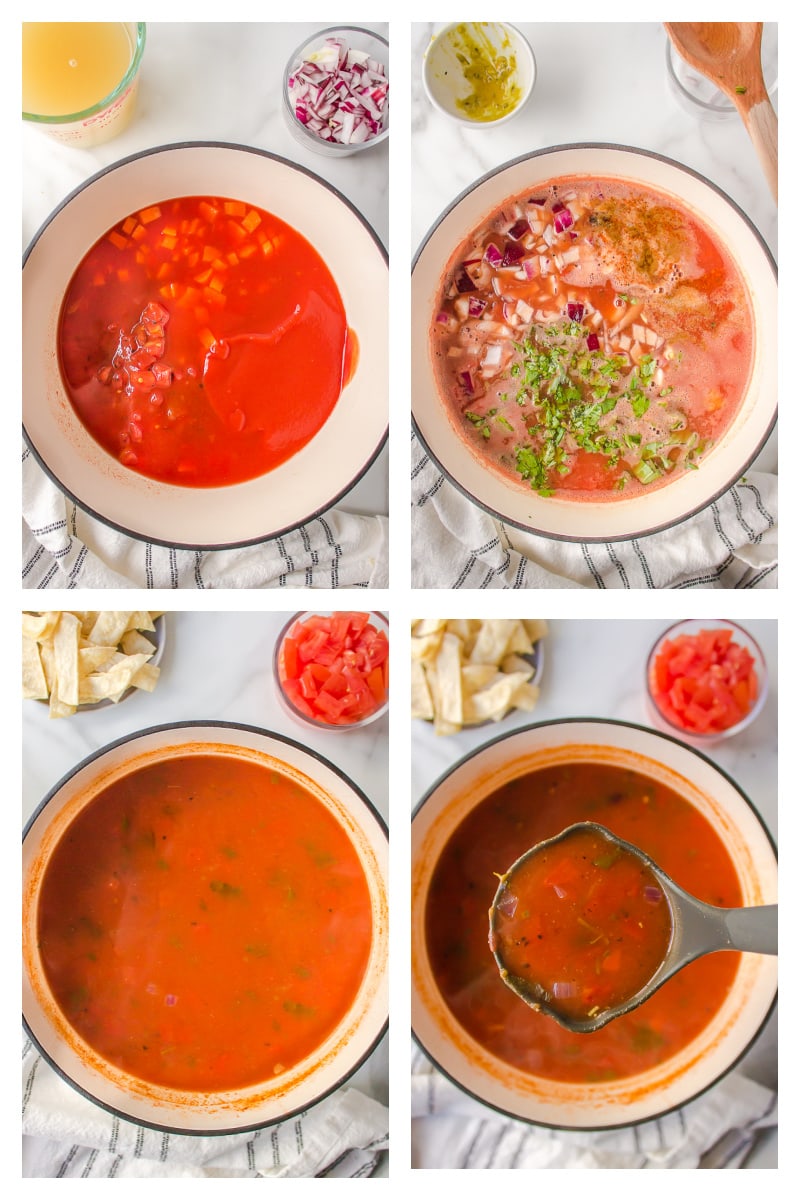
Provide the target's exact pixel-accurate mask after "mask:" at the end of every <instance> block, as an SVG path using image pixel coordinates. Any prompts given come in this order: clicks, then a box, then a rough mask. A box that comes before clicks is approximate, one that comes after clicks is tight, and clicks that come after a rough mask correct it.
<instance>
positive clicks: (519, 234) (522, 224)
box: [508, 217, 531, 242]
mask: <svg viewBox="0 0 800 1200" xmlns="http://www.w3.org/2000/svg"><path fill="white" fill-rule="evenodd" d="M530 231H531V227H530V225H529V224H528V222H527V221H526V220H525V218H524V217H521V218H520V220H519V221H515V222H514V224H513V225H512V226H511V228H510V229H509V231H508V236H509V237H510V238H513V239H514V241H515V242H518V241H520V239H521V238H524V237H525V234H526V233H530Z"/></svg>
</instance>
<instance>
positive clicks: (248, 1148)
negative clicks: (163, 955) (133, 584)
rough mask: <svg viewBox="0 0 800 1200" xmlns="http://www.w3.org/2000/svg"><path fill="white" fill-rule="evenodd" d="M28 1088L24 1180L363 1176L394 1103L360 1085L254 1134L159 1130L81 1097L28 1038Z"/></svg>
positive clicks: (374, 1166)
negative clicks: (205, 1134)
mask: <svg viewBox="0 0 800 1200" xmlns="http://www.w3.org/2000/svg"><path fill="white" fill-rule="evenodd" d="M22 1090H23V1107H22V1132H23V1154H22V1174H23V1177H24V1178H50V1179H69V1178H83V1179H86V1178H90V1179H110V1178H117V1179H124V1178H143V1177H154V1178H187V1179H190V1178H226V1179H236V1178H241V1179H260V1178H264V1177H267V1176H283V1177H285V1178H297V1177H301V1176H302V1177H310V1176H325V1177H326V1178H336V1177H348V1178H358V1177H364V1176H368V1175H372V1174H373V1173H374V1172H375V1171H376V1170H378V1169H380V1167H381V1166H382V1164H384V1160H385V1159H386V1155H387V1151H388V1147H389V1112H388V1109H387V1108H385V1107H384V1105H382V1104H379V1103H378V1101H377V1100H373V1099H371V1098H370V1097H369V1096H365V1095H364V1094H363V1093H361V1092H359V1091H356V1090H355V1089H354V1088H341V1089H340V1090H339V1091H338V1092H336V1093H334V1094H333V1095H332V1096H329V1097H328V1098H327V1099H326V1100H323V1101H321V1103H319V1104H317V1105H315V1106H314V1107H313V1108H310V1109H309V1110H308V1111H307V1112H304V1113H301V1114H300V1115H299V1116H296V1117H292V1118H290V1119H289V1120H288V1121H285V1122H283V1124H281V1125H272V1126H269V1127H267V1128H266V1129H259V1130H256V1131H255V1132H251V1133H238V1134H230V1135H227V1134H226V1135H223V1136H220V1137H190V1136H188V1135H186V1134H172V1133H162V1132H160V1131H158V1130H154V1129H145V1128H144V1126H142V1125H136V1124H134V1123H133V1122H131V1121H125V1120H121V1119H120V1118H119V1117H116V1116H114V1115H113V1114H111V1113H109V1112H106V1110H105V1109H103V1108H100V1107H98V1105H96V1104H93V1103H92V1102H91V1101H90V1100H87V1099H85V1098H84V1097H83V1096H81V1095H79V1094H78V1092H76V1091H74V1089H73V1088H71V1087H70V1086H69V1084H67V1083H65V1082H64V1080H63V1079H61V1077H60V1076H59V1075H57V1074H56V1072H55V1071H54V1070H53V1069H52V1068H51V1067H50V1066H49V1065H48V1064H47V1063H46V1062H45V1061H44V1059H43V1058H42V1057H41V1056H40V1055H39V1054H38V1053H37V1052H36V1050H35V1049H34V1047H33V1045H32V1044H31V1042H30V1041H29V1040H28V1039H27V1038H26V1039H25V1041H24V1047H23V1055H22ZM381 1173H383V1171H381Z"/></svg>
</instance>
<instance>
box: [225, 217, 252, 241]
mask: <svg viewBox="0 0 800 1200" xmlns="http://www.w3.org/2000/svg"><path fill="white" fill-rule="evenodd" d="M228 233H229V234H230V235H231V237H232V238H233V240H234V241H235V242H243V241H244V239H245V237H246V236H247V235H246V233H245V231H244V230H243V229H242V227H241V225H240V224H239V222H238V221H228Z"/></svg>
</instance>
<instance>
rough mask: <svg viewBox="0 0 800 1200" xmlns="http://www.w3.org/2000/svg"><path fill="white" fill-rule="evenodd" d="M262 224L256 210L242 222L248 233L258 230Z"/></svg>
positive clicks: (252, 210) (251, 210)
mask: <svg viewBox="0 0 800 1200" xmlns="http://www.w3.org/2000/svg"><path fill="white" fill-rule="evenodd" d="M260 224H261V217H260V216H259V214H258V213H257V212H256V210H255V209H254V208H251V209H250V212H249V213H248V214H247V216H246V217H245V218H244V220H243V221H242V225H243V226H244V228H245V229H246V230H247V232H248V233H252V232H253V230H255V229H258V227H259V225H260Z"/></svg>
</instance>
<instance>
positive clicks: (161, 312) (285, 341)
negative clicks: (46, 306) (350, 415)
mask: <svg viewBox="0 0 800 1200" xmlns="http://www.w3.org/2000/svg"><path fill="white" fill-rule="evenodd" d="M58 345H59V355H60V362H61V373H62V377H63V380H64V384H65V387H66V391H67V395H68V397H69V399H70V402H71V404H72V406H73V408H74V409H75V412H76V413H77V415H78V416H79V417H80V419H81V421H82V422H83V424H84V425H85V426H86V428H87V429H88V431H89V432H90V433H91V435H92V436H93V437H94V438H95V439H96V440H97V441H98V442H99V443H100V445H101V446H102V447H103V448H104V449H105V450H107V451H108V453H109V454H111V455H113V456H114V458H116V459H118V460H119V461H120V462H121V463H123V464H124V465H125V466H127V467H130V468H131V469H132V470H134V471H138V472H140V473H141V474H143V475H147V476H149V477H150V478H152V479H158V480H161V481H163V482H166V483H172V484H182V485H185V486H191V487H215V486H222V485H225V484H233V483H240V482H242V481H244V480H247V479H253V478H254V477H256V476H258V475H263V474H264V473H265V472H267V471H270V470H272V469H273V468H274V467H277V466H279V465H280V464H281V463H282V462H285V461H286V459H288V458H290V457H291V456H292V455H293V454H296V453H297V451H298V450H300V449H302V447H303V446H305V445H306V443H307V442H308V441H309V440H310V439H311V438H312V437H313V436H314V434H315V433H316V432H317V431H318V430H319V429H320V428H321V426H322V425H323V424H324V422H325V421H326V420H327V418H328V417H329V416H330V413H331V412H332V410H333V408H334V406H335V404H336V402H337V400H338V398H339V395H340V393H341V390H342V387H343V385H344V383H346V382H347V379H348V377H349V374H350V371H351V368H352V366H353V365H354V362H355V358H354V355H355V349H354V347H355V342H354V338H353V335H352V334H351V333H350V331H349V330H348V328H347V320H346V317H345V312H344V307H343V304H342V299H341V296H340V295H339V291H338V289H337V287H336V283H335V282H334V280H333V277H332V276H331V274H330V272H329V270H328V268H327V267H326V265H325V263H324V262H323V261H322V259H321V258H320V256H319V255H318V254H317V252H316V251H315V250H314V248H313V247H312V246H311V245H310V244H309V243H308V242H307V241H306V240H305V238H303V237H302V236H301V235H300V234H299V233H298V232H297V231H296V230H294V229H292V228H291V227H290V226H289V225H287V224H286V223H285V222H283V221H281V220H280V219H279V218H278V217H275V216H273V215H272V214H270V213H267V212H265V211H264V210H263V209H260V208H256V207H254V206H253V205H250V204H245V203H243V202H242V201H239V200H227V199H219V198H216V197H209V196H184V197H180V198H178V199H174V200H169V201H165V202H163V203H160V204H155V205H152V206H150V207H149V208H146V209H143V210H141V211H140V212H137V213H133V214H131V215H130V216H129V217H126V218H125V220H123V221H120V223H119V224H118V225H115V226H114V228H113V229H111V230H109V232H108V233H107V234H105V235H104V236H103V237H102V238H101V239H100V240H99V242H97V243H96V244H95V245H94V246H93V247H92V249H91V250H90V251H89V253H88V254H87V255H86V256H85V257H84V258H83V260H82V262H81V264H80V266H79V267H78V269H77V271H76V272H75V274H74V276H73V278H72V280H71V282H70V284H69V287H68V289H67V293H66V296H65V299H64V303H63V306H62V310H61V319H60V326H59V334H58Z"/></svg>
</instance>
